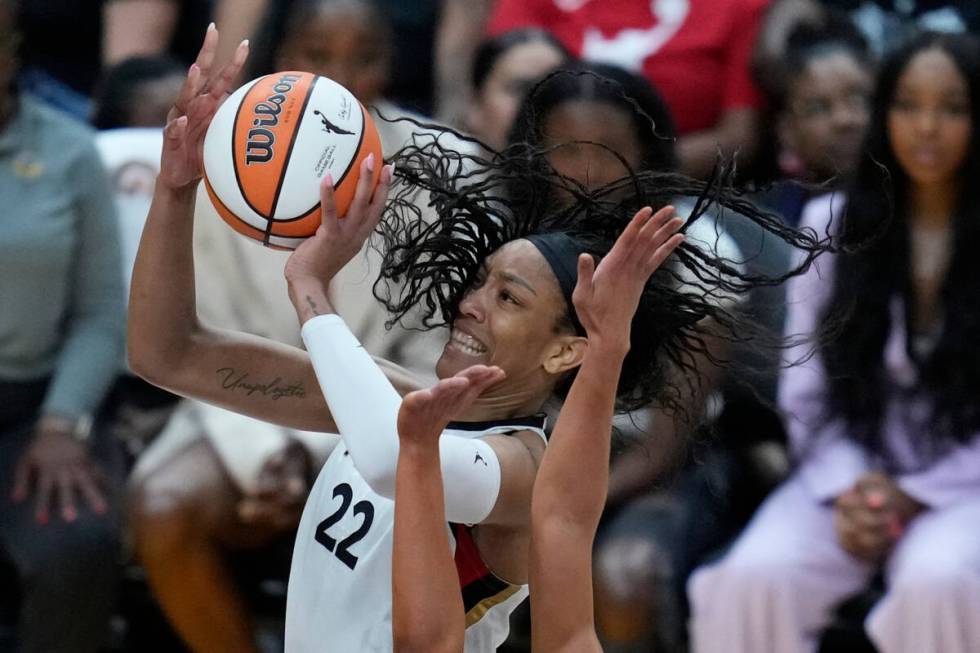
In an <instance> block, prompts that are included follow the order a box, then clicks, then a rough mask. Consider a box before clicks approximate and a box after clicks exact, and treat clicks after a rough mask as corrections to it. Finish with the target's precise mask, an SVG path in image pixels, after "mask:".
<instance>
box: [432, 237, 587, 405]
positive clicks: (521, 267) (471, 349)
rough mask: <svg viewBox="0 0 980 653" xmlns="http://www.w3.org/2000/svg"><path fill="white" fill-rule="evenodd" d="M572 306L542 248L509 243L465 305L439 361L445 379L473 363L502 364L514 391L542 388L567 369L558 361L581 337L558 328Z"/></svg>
mask: <svg viewBox="0 0 980 653" xmlns="http://www.w3.org/2000/svg"><path fill="white" fill-rule="evenodd" d="M567 310H568V308H567V305H566V302H565V298H564V297H563V296H562V293H561V289H560V287H559V285H558V280H557V279H556V278H555V276H554V273H553V272H552V271H551V268H550V267H549V266H548V263H547V262H546V261H545V259H544V257H543V256H542V255H541V253H540V252H539V251H538V249H537V248H536V247H535V246H534V245H532V244H531V243H530V242H528V241H526V240H516V241H513V242H511V243H508V244H506V245H504V246H503V247H501V248H500V249H499V250H497V251H496V252H495V253H494V254H493V255H492V256H490V257H488V259H487V263H486V266H485V268H484V270H483V271H482V272H481V273H480V275H479V277H478V278H477V280H476V282H475V283H474V284H473V287H472V288H471V289H470V290H469V292H468V293H467V294H466V296H465V297H464V298H463V301H462V302H460V305H459V315H458V317H457V318H456V320H455V322H453V325H452V330H451V332H450V337H449V342H447V343H446V346H445V348H444V349H443V352H442V356H441V357H440V358H439V362H438V363H437V364H436V373H437V374H438V375H439V377H440V378H445V377H447V376H452V375H453V374H455V373H456V372H459V371H460V370H463V369H465V368H467V367H469V366H470V365H477V364H483V365H497V366H499V367H500V368H501V369H503V370H504V372H506V373H507V378H506V380H505V381H504V382H503V384H502V385H505V386H506V387H507V389H508V391H511V392H520V391H522V390H527V391H529V392H537V391H539V390H540V388H542V387H543V386H550V384H552V383H554V381H555V378H556V375H559V374H561V373H563V372H564V371H566V370H565V369H564V368H562V366H561V364H562V362H563V361H564V359H560V358H559V359H555V356H556V355H559V357H560V354H561V352H562V351H563V348H562V346H563V344H565V343H566V342H567V341H569V340H574V339H575V338H576V337H575V336H574V335H571V334H567V333H562V332H560V331H559V329H558V324H559V321H560V318H561V317H562V316H563V315H565V314H566V311H567Z"/></svg>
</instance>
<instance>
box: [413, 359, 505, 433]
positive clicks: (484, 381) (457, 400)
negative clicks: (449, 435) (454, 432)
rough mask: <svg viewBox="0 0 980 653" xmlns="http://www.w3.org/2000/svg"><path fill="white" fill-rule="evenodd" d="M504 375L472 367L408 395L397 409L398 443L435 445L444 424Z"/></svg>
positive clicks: (499, 372)
mask: <svg viewBox="0 0 980 653" xmlns="http://www.w3.org/2000/svg"><path fill="white" fill-rule="evenodd" d="M504 376H505V374H504V371H503V370H502V369H500V368H499V367H496V366H492V367H487V366H486V365H473V366H471V367H467V368H466V369H465V370H462V371H461V372H459V373H458V374H456V375H455V376H451V377H449V378H448V379H441V380H440V381H439V382H438V383H436V384H435V385H434V386H432V387H431V388H426V389H424V390H416V391H415V392H410V393H408V394H407V395H405V398H404V399H403V400H402V404H401V407H400V408H399V409H398V439H399V440H400V442H401V444H402V445H408V444H415V445H423V446H435V445H437V444H438V442H439V437H440V436H441V435H442V432H443V430H445V428H446V425H447V424H449V422H450V421H452V420H453V419H454V418H456V417H458V416H459V414H460V412H462V411H464V410H466V408H468V407H469V405H470V404H472V403H473V401H474V400H475V399H476V398H477V397H479V396H480V394H481V393H482V392H483V391H484V390H486V389H487V388H488V387H490V386H492V385H493V384H495V383H499V382H501V381H503V379H504Z"/></svg>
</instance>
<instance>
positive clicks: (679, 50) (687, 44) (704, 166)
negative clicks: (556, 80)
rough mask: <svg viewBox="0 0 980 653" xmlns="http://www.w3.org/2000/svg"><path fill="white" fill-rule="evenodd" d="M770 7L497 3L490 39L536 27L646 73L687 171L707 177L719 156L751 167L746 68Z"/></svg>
mask: <svg viewBox="0 0 980 653" xmlns="http://www.w3.org/2000/svg"><path fill="white" fill-rule="evenodd" d="M767 4H768V0H675V1H660V2H649V1H647V0H604V1H603V2H572V3H569V2H563V1H562V0H499V1H498V2H497V4H496V6H495V8H494V12H493V15H492V16H491V18H490V24H489V30H490V33H491V34H499V33H501V32H503V31H506V30H510V29H514V28H516V27H527V26H538V27H543V28H545V29H548V30H549V31H551V32H553V33H554V34H555V35H556V36H557V37H558V38H559V39H560V40H561V41H562V43H564V44H565V45H566V46H567V47H568V48H569V50H571V51H572V52H573V53H575V54H576V55H577V56H580V57H581V58H582V59H585V60H588V61H600V62H604V63H611V64H615V65H617V66H621V67H623V68H626V69H627V70H631V71H637V72H641V73H642V75H643V76H644V77H646V79H647V80H648V81H649V82H650V83H651V84H653V85H654V86H655V87H656V88H657V90H658V91H660V92H661V93H662V94H663V96H664V98H665V99H666V100H667V103H668V105H669V106H670V109H671V114H672V115H673V116H674V120H675V122H676V124H677V132H678V136H679V138H678V143H677V152H678V158H679V160H680V169H681V170H682V171H684V172H687V173H689V174H692V175H694V176H700V177H707V176H708V175H709V174H710V173H711V170H712V167H713V166H714V164H715V161H716V159H717V157H718V152H719V150H721V151H722V152H724V153H726V154H729V155H730V154H732V153H734V152H735V151H738V154H739V160H740V161H742V162H748V161H749V160H751V158H752V156H753V153H754V151H755V149H756V147H757V145H758V142H757V131H758V127H759V108H760V106H761V104H762V98H761V96H760V95H759V93H758V91H757V90H756V88H755V84H754V82H753V81H752V77H751V74H750V69H749V64H750V55H751V53H752V48H753V46H754V44H755V38H756V32H757V30H758V27H759V24H760V21H761V20H762V13H763V9H764V8H765V6H766V5H767Z"/></svg>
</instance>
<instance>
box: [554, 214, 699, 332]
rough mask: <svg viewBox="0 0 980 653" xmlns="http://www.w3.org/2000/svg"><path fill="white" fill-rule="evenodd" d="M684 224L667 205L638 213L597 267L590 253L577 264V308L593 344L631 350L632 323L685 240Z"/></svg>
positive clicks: (574, 300)
mask: <svg viewBox="0 0 980 653" xmlns="http://www.w3.org/2000/svg"><path fill="white" fill-rule="evenodd" d="M683 224H684V221H683V220H681V219H680V218H677V217H674V208H673V207H672V206H666V207H664V208H662V209H660V210H659V211H657V212H656V213H654V212H653V209H651V208H650V207H646V208H643V209H640V210H639V211H637V213H636V215H635V216H633V219H632V221H630V223H629V225H627V227H626V229H624V230H623V233H622V234H620V236H619V238H617V239H616V243H615V244H614V245H613V247H612V249H611V250H609V253H608V254H606V256H604V257H603V259H602V261H601V262H600V263H599V265H598V266H596V264H595V260H594V259H593V258H592V256H590V255H588V254H583V255H581V256H580V257H579V260H578V283H577V284H576V286H575V291H574V292H573V293H572V303H573V304H574V305H575V313H576V315H578V319H579V322H581V323H582V326H583V327H584V328H585V332H586V334H587V335H588V337H589V341H590V343H598V342H600V341H601V342H604V343H609V344H613V345H614V346H616V347H620V348H624V349H628V348H629V339H630V331H629V329H630V324H631V323H632V320H633V314H634V313H636V307H637V306H638V305H639V303H640V296H641V295H642V293H643V288H644V287H645V286H646V283H647V281H648V280H649V279H650V275H651V274H653V272H654V271H655V270H656V269H657V268H658V267H660V265H661V264H662V263H663V262H664V261H665V260H666V259H667V257H668V256H670V254H671V252H673V251H674V249H676V248H677V246H678V245H680V244H681V243H682V242H683V241H684V236H682V235H681V234H678V233H677V230H678V229H680V228H681V227H682V226H683Z"/></svg>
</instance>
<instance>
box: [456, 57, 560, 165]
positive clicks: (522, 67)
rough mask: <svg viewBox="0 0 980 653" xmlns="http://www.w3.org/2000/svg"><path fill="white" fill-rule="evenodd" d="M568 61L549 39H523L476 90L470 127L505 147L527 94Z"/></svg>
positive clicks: (490, 142)
mask: <svg viewBox="0 0 980 653" xmlns="http://www.w3.org/2000/svg"><path fill="white" fill-rule="evenodd" d="M564 61H565V56H564V54H562V52H561V50H559V49H558V48H556V47H555V46H554V45H552V44H551V43H548V42H547V41H531V42H528V43H521V44H519V45H515V46H514V47H512V48H510V49H509V50H507V51H506V52H504V53H503V54H502V55H500V57H499V58H498V59H497V61H496V63H494V66H493V69H492V70H491V71H490V74H489V75H487V78H486V80H485V81H484V83H483V86H481V87H480V88H478V89H476V91H475V95H474V98H473V103H472V105H471V107H470V111H469V115H468V116H467V127H468V128H469V130H470V131H471V132H472V133H473V135H474V136H476V137H477V138H479V139H480V140H481V141H483V142H484V143H486V144H487V145H489V146H490V147H493V148H494V149H498V150H499V149H502V148H503V147H504V146H506V145H507V135H508V133H509V132H510V128H511V125H513V123H514V118H515V117H516V116H517V109H518V107H519V106H520V103H521V100H522V99H523V98H524V95H525V94H526V93H527V92H528V90H530V88H531V87H532V86H533V85H534V83H535V82H536V81H537V80H538V79H540V78H541V77H543V76H544V75H545V74H546V73H548V72H550V71H552V70H554V69H555V68H557V67H558V66H560V65H561V64H562V62H564Z"/></svg>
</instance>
